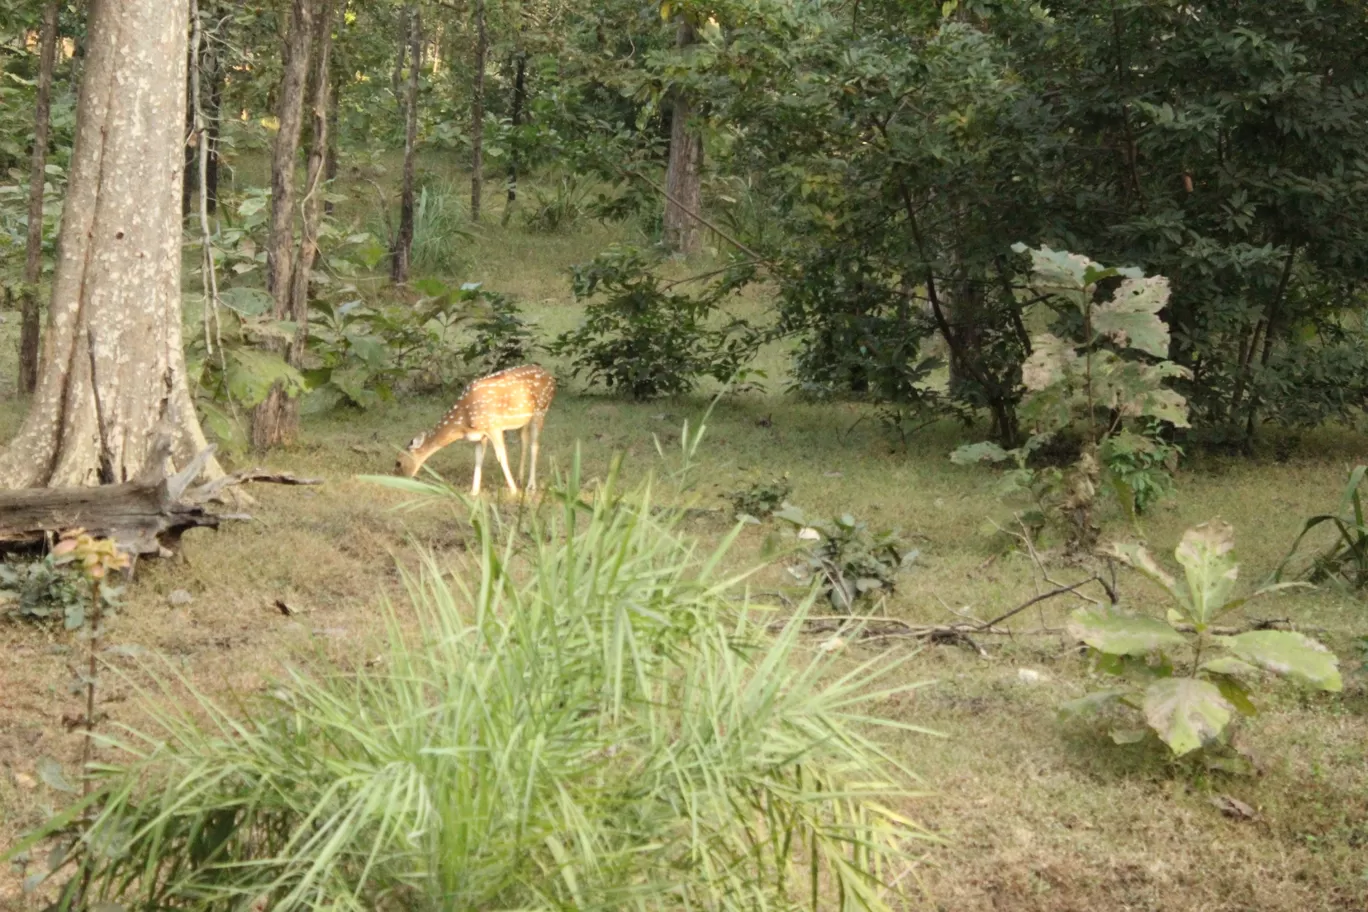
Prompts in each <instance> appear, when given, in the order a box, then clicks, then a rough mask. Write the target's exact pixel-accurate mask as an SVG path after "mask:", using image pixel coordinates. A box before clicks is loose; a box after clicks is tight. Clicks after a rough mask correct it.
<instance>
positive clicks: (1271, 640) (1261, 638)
mask: <svg viewBox="0 0 1368 912" xmlns="http://www.w3.org/2000/svg"><path fill="white" fill-rule="evenodd" d="M1219 640H1220V642H1221V644H1222V645H1224V646H1225V647H1226V648H1227V649H1229V650H1230V651H1231V652H1233V653H1234V654H1235V655H1237V656H1239V657H1240V658H1242V659H1244V660H1245V661H1246V662H1250V663H1253V664H1254V665H1258V666H1259V667H1261V668H1266V669H1268V670H1269V671H1272V672H1276V673H1278V674H1280V675H1285V676H1286V677H1289V678H1294V679H1296V680H1298V681H1304V682H1305V683H1307V684H1310V685H1311V686H1313V687H1318V688H1320V689H1321V690H1329V691H1339V690H1341V689H1342V688H1343V683H1342V681H1341V680H1340V672H1339V659H1337V658H1336V657H1335V654H1334V653H1332V652H1331V651H1330V650H1328V649H1326V648H1325V647H1324V646H1322V645H1321V644H1320V643H1318V642H1316V641H1315V640H1313V639H1311V638H1310V637H1308V636H1306V635H1305V634H1301V633H1296V632H1294V631H1291V630H1251V631H1249V632H1248V633H1237V634H1236V635H1235V636H1230V637H1220V638H1219Z"/></svg>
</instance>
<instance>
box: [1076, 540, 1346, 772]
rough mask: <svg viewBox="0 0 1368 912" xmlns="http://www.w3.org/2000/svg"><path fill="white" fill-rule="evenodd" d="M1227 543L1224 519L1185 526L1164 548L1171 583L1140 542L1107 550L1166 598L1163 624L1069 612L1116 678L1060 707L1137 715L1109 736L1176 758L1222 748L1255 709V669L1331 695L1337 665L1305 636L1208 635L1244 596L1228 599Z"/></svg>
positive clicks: (1107, 612) (1230, 563)
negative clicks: (1159, 746) (1177, 570)
mask: <svg viewBox="0 0 1368 912" xmlns="http://www.w3.org/2000/svg"><path fill="white" fill-rule="evenodd" d="M1234 547H1235V535H1234V530H1232V529H1231V527H1230V526H1229V525H1228V524H1226V523H1223V522H1219V521H1213V522H1210V523H1203V524H1202V525H1200V526H1195V527H1194V528H1191V529H1189V530H1188V531H1187V532H1186V533H1184V535H1183V539H1182V541H1181V542H1180V543H1179V545H1178V548H1177V549H1176V550H1175V551H1174V556H1175V557H1176V558H1177V559H1178V563H1179V564H1180V565H1181V566H1182V568H1183V573H1184V582H1182V583H1180V582H1178V580H1176V579H1175V578H1174V577H1173V576H1171V575H1170V574H1169V573H1168V572H1167V571H1165V570H1164V569H1163V568H1162V567H1160V566H1159V564H1158V563H1156V562H1155V560H1154V558H1153V557H1151V556H1150V554H1149V552H1148V551H1146V550H1145V548H1144V547H1143V546H1140V545H1127V544H1116V545H1112V546H1111V547H1110V548H1109V549H1108V551H1107V553H1108V554H1110V555H1111V556H1112V557H1114V558H1116V559H1117V560H1120V561H1121V562H1123V563H1125V564H1127V565H1129V566H1130V567H1132V568H1134V569H1135V570H1137V571H1139V572H1140V573H1142V574H1143V575H1144V576H1146V577H1148V578H1149V579H1151V580H1153V581H1154V582H1156V583H1158V584H1159V585H1160V586H1161V587H1162V588H1163V589H1164V591H1165V592H1166V593H1168V596H1169V600H1170V606H1169V608H1168V610H1167V612H1166V618H1167V619H1166V620H1160V619H1159V618H1156V617H1151V616H1149V615H1143V614H1132V613H1129V612H1126V611H1122V610H1121V609H1119V608H1117V607H1116V606H1114V605H1113V606H1094V607H1086V608H1079V609H1078V610H1076V611H1074V612H1073V614H1072V615H1070V617H1069V632H1070V633H1071V634H1073V635H1074V636H1075V637H1077V638H1078V639H1079V640H1082V641H1083V642H1084V643H1086V644H1087V645H1088V646H1089V647H1090V648H1091V650H1093V654H1094V655H1095V657H1096V659H1097V667H1098V668H1099V669H1100V670H1102V671H1104V672H1106V673H1108V674H1111V675H1115V676H1117V677H1118V678H1120V679H1121V680H1120V683H1119V685H1118V686H1117V687H1114V688H1109V689H1107V690H1102V691H1098V692H1096V693H1092V694H1089V695H1088V696H1086V697H1084V698H1082V699H1081V700H1076V701H1073V702H1071V703H1069V704H1066V706H1065V711H1066V712H1097V711H1099V710H1103V709H1107V708H1123V709H1125V710H1128V711H1130V714H1132V715H1133V714H1134V713H1139V714H1140V716H1141V717H1142V719H1143V723H1144V725H1145V726H1147V728H1134V727H1130V728H1122V729H1117V730H1114V731H1113V732H1112V737H1113V739H1114V740H1116V741H1117V742H1118V743H1130V742H1134V741H1138V740H1141V739H1142V738H1144V737H1146V735H1147V732H1148V731H1153V732H1154V733H1155V734H1156V735H1158V737H1159V738H1160V740H1162V741H1163V742H1164V743H1165V744H1167V745H1168V746H1169V748H1170V749H1171V750H1172V751H1173V753H1174V755H1176V756H1182V755H1184V754H1188V753H1191V752H1192V751H1195V750H1198V749H1200V748H1203V747H1207V746H1210V745H1216V744H1223V743H1226V742H1227V741H1228V733H1227V729H1228V727H1229V725H1230V723H1231V722H1232V720H1233V718H1234V715H1233V714H1235V713H1238V714H1240V715H1245V716H1252V715H1253V714H1254V713H1255V708H1254V704H1253V703H1252V702H1251V700H1250V698H1249V687H1250V685H1251V684H1253V683H1254V682H1255V681H1256V680H1257V678H1258V676H1259V673H1260V670H1261V669H1262V670H1263V671H1268V672H1273V673H1275V674H1279V675H1283V676H1284V677H1288V678H1292V679H1293V680H1296V681H1299V682H1301V683H1304V684H1308V685H1310V686H1312V687H1315V688H1317V689H1319V690H1327V691H1338V690H1339V689H1340V687H1341V682H1340V673H1339V667H1338V660H1337V659H1336V658H1335V656H1334V655H1333V654H1332V653H1330V651H1329V650H1327V649H1326V648H1325V647H1324V646H1322V645H1321V644H1320V643H1318V642H1316V641H1315V640H1313V639H1311V638H1310V637H1307V636H1304V635H1303V634H1300V633H1293V632H1289V631H1281V630H1253V631H1249V632H1246V633H1238V634H1235V635H1233V636H1224V635H1218V634H1216V633H1214V632H1213V630H1212V625H1213V624H1214V623H1215V622H1216V621H1217V619H1219V618H1220V617H1221V616H1222V615H1224V614H1228V613H1229V612H1231V611H1233V610H1235V609H1236V608H1238V607H1240V606H1241V605H1243V604H1244V603H1245V602H1247V601H1248V600H1249V599H1245V598H1232V597H1231V595H1232V592H1233V590H1234V588H1235V581H1236V579H1237V576H1238V571H1239V567H1238V565H1237V564H1236V562H1235V555H1234ZM1295 585H1300V584H1297V583H1280V584H1275V585H1273V586H1267V587H1264V588H1262V589H1260V590H1258V591H1257V592H1255V593H1254V594H1253V595H1251V596H1249V598H1250V599H1252V598H1257V597H1259V596H1261V595H1265V594H1267V593H1269V592H1273V591H1276V590H1279V589H1284V588H1287V587H1288V586H1295ZM1180 626H1182V629H1179V628H1180ZM1186 630H1191V631H1192V632H1191V633H1188V632H1185V631H1186Z"/></svg>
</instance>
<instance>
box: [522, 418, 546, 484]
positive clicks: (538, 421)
mask: <svg viewBox="0 0 1368 912" xmlns="http://www.w3.org/2000/svg"><path fill="white" fill-rule="evenodd" d="M545 420H546V419H545V418H543V417H542V416H540V415H538V416H537V417H536V418H533V419H532V420H531V421H530V422H528V427H529V428H530V429H531V435H530V436H531V437H532V465H531V466H530V468H529V474H528V476H527V490H529V491H535V490H537V454H538V453H539V452H540V450H541V429H542V423H543V422H544V421H545ZM523 433H524V435H526V434H527V433H528V431H527V429H526V428H525V429H524V430H523ZM526 439H527V438H526V436H524V438H523V440H524V443H523V449H527V445H526Z"/></svg>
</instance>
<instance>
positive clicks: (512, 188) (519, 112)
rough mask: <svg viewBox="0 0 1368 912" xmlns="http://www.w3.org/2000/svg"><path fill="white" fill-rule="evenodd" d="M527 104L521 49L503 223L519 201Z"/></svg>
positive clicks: (515, 79)
mask: <svg viewBox="0 0 1368 912" xmlns="http://www.w3.org/2000/svg"><path fill="white" fill-rule="evenodd" d="M525 104H527V52H526V51H524V50H519V51H518V55H517V59H516V60H515V61H514V64H513V110H512V121H513V143H512V148H510V149H509V150H508V202H507V203H505V204H504V212H503V224H505V225H507V224H508V220H509V219H510V218H512V216H513V206H514V204H515V203H517V201H518V150H519V148H520V147H519V139H518V128H519V127H520V126H522V119H523V106H524V105H525Z"/></svg>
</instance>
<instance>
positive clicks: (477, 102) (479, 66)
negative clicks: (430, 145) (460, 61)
mask: <svg viewBox="0 0 1368 912" xmlns="http://www.w3.org/2000/svg"><path fill="white" fill-rule="evenodd" d="M488 51H489V35H488V33H487V32H486V30H485V3H484V0H475V84H474V87H473V88H472V89H471V93H470V220H471V221H473V222H478V221H479V220H480V194H481V191H483V190H484V84H485V55H486V54H487V53H488Z"/></svg>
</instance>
